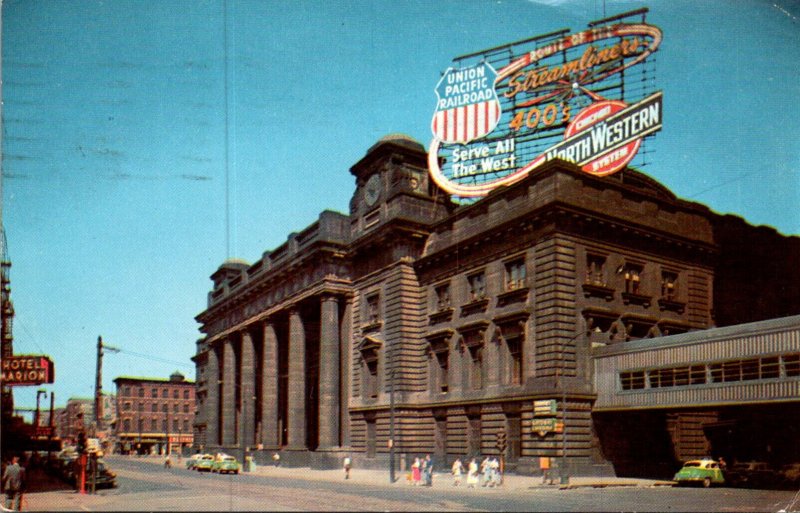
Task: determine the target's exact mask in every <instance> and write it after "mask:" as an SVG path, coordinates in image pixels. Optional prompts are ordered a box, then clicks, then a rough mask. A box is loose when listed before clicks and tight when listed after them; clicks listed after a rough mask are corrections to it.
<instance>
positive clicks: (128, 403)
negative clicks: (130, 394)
mask: <svg viewBox="0 0 800 513" xmlns="http://www.w3.org/2000/svg"><path fill="white" fill-rule="evenodd" d="M122 411H131V403H130V402H126V403H125V404H124V405H123V406H122Z"/></svg>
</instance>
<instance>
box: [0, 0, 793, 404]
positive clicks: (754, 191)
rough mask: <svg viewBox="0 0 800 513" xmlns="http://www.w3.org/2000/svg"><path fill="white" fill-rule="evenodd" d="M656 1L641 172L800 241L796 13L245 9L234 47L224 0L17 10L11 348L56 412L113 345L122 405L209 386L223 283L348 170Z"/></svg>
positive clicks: (789, 7)
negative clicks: (199, 373)
mask: <svg viewBox="0 0 800 513" xmlns="http://www.w3.org/2000/svg"><path fill="white" fill-rule="evenodd" d="M643 6H647V7H649V8H650V13H649V14H648V17H647V21H648V22H649V23H652V24H655V25H658V26H659V27H660V28H661V29H662V30H663V32H664V41H663V43H662V46H661V48H660V50H659V51H658V53H657V54H656V56H657V71H658V88H659V89H661V90H663V92H664V128H663V130H662V131H661V132H660V133H658V134H657V135H656V137H655V138H654V139H653V140H652V141H650V142H649V143H648V149H649V150H651V151H653V153H651V154H650V155H649V157H648V160H649V161H650V162H651V164H650V165H648V166H647V167H645V168H644V169H643V170H644V171H645V172H646V173H647V174H649V175H651V176H652V177H654V178H655V179H657V180H659V181H660V182H662V183H663V184H665V185H666V186H667V187H669V188H670V189H672V190H673V191H674V192H675V193H676V194H678V195H679V196H680V197H683V198H687V199H691V200H694V201H698V202H701V203H704V204H707V205H709V206H710V207H711V208H712V209H713V210H715V211H717V212H720V213H735V214H737V215H741V216H742V217H744V218H745V219H747V220H748V221H750V222H751V223H753V224H765V225H769V226H773V227H775V228H776V229H777V230H778V231H780V232H781V233H784V234H800V210H799V209H798V208H797V206H796V205H797V204H798V203H800V117H798V115H797V114H798V108H797V107H796V103H797V98H798V97H800V66H798V65H797V63H798V62H800V19H799V18H800V2H798V1H781V0H777V1H772V2H768V1H756V0H738V1H736V2H730V1H729V0H707V1H688V0H678V1H653V2H650V3H644V2H638V1H610V0H609V1H607V2H605V3H604V2H602V1H601V0H581V1H577V0H576V1H568V0H563V1H559V0H540V1H531V0H470V1H466V2H465V1H439V2H430V1H429V0H420V1H413V0H408V1H393V2H389V1H382V0H375V1H366V0H364V1H338V2H327V1H322V0H315V1H298V2H294V1H292V2H290V1H281V2H278V1H267V0H261V1H257V0H228V1H227V45H226V44H225V41H226V30H225V27H226V23H225V20H226V17H225V16H224V15H223V13H225V4H224V3H223V0H198V1H189V0H161V1H159V2H147V1H144V0H102V1H101V0H70V1H66V0H64V1H58V0H46V1H45V0H5V1H4V2H3V11H2V23H3V28H2V75H3V91H2V93H3V102H4V103H3V113H2V114H3V211H2V212H3V224H4V225H5V229H6V235H7V238H8V245H9V253H10V256H11V259H12V262H13V267H12V269H11V279H12V298H13V300H14V305H15V309H16V318H15V324H14V337H15V342H14V347H15V352H17V353H28V354H31V353H33V354H41V353H43V354H49V355H51V356H52V357H53V360H54V361H55V366H56V383H55V384H54V385H52V386H48V387H45V388H46V389H47V390H54V391H55V394H56V404H57V405H63V404H64V403H65V402H66V400H67V399H68V398H69V397H91V395H92V394H93V387H94V380H93V374H94V365H95V358H94V354H95V345H96V342H97V337H98V335H102V336H103V338H104V340H105V341H106V343H108V344H110V345H114V346H117V347H120V348H123V349H125V350H126V353H121V354H111V355H108V356H107V357H106V358H105V361H104V389H105V390H106V391H112V392H113V390H114V387H113V383H112V379H113V378H114V377H116V376H119V375H139V376H153V377H167V376H168V375H169V374H170V373H172V372H173V371H175V370H180V371H181V372H183V373H184V374H186V375H187V377H189V378H192V379H193V378H194V368H193V366H192V365H191V362H190V360H189V358H190V357H191V356H192V355H193V354H194V352H195V342H196V340H197V339H198V338H199V336H200V333H199V332H198V330H197V328H198V326H197V324H196V322H195V321H194V316H195V315H196V314H198V313H200V312H201V311H202V310H203V309H204V308H205V305H206V295H207V293H208V291H209V289H210V285H211V282H210V280H209V276H210V274H211V273H212V272H213V271H214V270H215V269H216V268H217V267H218V266H219V264H220V263H221V262H222V261H223V260H224V259H225V258H226V257H227V256H232V257H239V258H243V259H245V260H247V261H249V262H253V261H255V260H257V259H258V258H260V256H261V254H262V253H263V252H264V251H265V250H268V249H272V248H274V247H276V246H278V245H280V244H281V243H282V242H284V241H285V239H286V236H287V235H288V234H289V233H290V232H292V231H298V230H300V229H302V228H303V227H305V226H307V225H308V224H310V223H312V222H313V221H314V220H315V219H316V218H317V215H318V214H319V212H320V211H322V210H324V209H332V210H338V211H341V212H347V210H348V202H349V200H350V196H351V195H352V192H353V190H354V178H353V177H352V176H351V175H350V173H349V171H348V170H349V168H350V166H352V165H353V164H354V163H355V162H356V161H358V160H359V159H360V158H361V157H362V156H363V155H364V153H365V152H366V150H367V149H368V148H369V147H370V146H371V145H372V144H374V142H375V141H376V140H377V139H378V138H380V137H382V136H383V135H386V134H388V133H392V132H403V133H406V134H409V135H411V136H412V137H414V138H416V139H417V140H419V141H421V142H422V143H423V144H425V145H426V146H427V144H428V143H429V141H430V139H431V133H430V121H431V116H432V114H433V110H434V106H435V101H436V96H435V93H434V87H435V86H436V83H437V81H438V79H439V76H440V73H441V72H442V71H444V70H445V69H446V68H447V67H448V66H449V65H450V64H451V60H452V58H453V57H456V56H458V55H463V54H467V53H472V52H475V51H478V50H482V49H485V48H489V47H493V46H496V45H500V44H504V43H509V42H512V41H516V40H520V39H524V38H528V37H531V36H535V35H538V34H542V33H546V32H551V31H553V30H557V29H560V28H570V29H572V30H573V31H578V30H582V29H584V28H586V24H587V23H588V22H589V21H592V20H595V19H598V18H602V17H603V13H604V9H605V13H606V14H607V15H612V14H617V13H620V12H624V11H628V10H632V9H636V8H639V7H643ZM226 46H227V63H228V67H227V74H226V66H225V63H226ZM226 104H227V105H228V107H227V110H226ZM226 127H227V132H226ZM226 134H227V137H228V140H229V141H230V145H229V146H228V148H227V150H226V144H225V141H226ZM226 173H227V176H228V177H229V180H227V181H226ZM226 184H227V186H226ZM226 189H227V192H226ZM226 197H227V198H229V203H230V236H229V237H228V236H226V215H225V212H226ZM35 390H36V389H35V388H27V389H17V392H16V393H15V397H16V402H17V404H20V405H33V404H35V396H36V393H35Z"/></svg>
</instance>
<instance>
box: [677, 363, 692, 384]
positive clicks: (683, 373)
mask: <svg viewBox="0 0 800 513" xmlns="http://www.w3.org/2000/svg"><path fill="white" fill-rule="evenodd" d="M688 384H689V367H679V368H677V369H675V386H676V387H682V386H685V385H688Z"/></svg>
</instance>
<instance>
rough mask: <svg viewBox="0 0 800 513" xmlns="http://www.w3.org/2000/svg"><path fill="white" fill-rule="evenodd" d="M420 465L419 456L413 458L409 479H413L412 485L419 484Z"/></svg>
mask: <svg viewBox="0 0 800 513" xmlns="http://www.w3.org/2000/svg"><path fill="white" fill-rule="evenodd" d="M421 467H422V463H421V462H420V461H419V458H414V463H412V464H411V480H412V481H413V485H414V486H418V485H419V482H420V477H421V476H420V469H421Z"/></svg>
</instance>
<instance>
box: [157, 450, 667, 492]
mask: <svg viewBox="0 0 800 513" xmlns="http://www.w3.org/2000/svg"><path fill="white" fill-rule="evenodd" d="M141 461H146V462H149V463H153V464H154V465H163V464H164V462H163V459H161V458H142V460H141ZM173 465H174V466H175V467H179V468H183V467H184V466H185V461H184V459H182V460H181V461H175V462H173ZM242 473H244V474H247V472H244V471H242ZM252 474H254V475H259V476H273V477H282V478H291V479H303V480H306V481H327V482H339V481H344V470H343V469H332V470H318V469H311V468H308V467H285V466H278V467H276V466H274V465H258V466H257V467H256V470H255V472H252ZM350 481H351V482H353V483H362V484H370V485H375V486H411V485H410V484H409V483H407V482H406V474H405V472H401V471H400V470H397V471H396V472H395V482H394V483H390V482H389V470H388V469H387V470H374V469H359V468H354V469H351V470H350ZM461 481H462V483H461V486H462V487H463V488H466V487H467V485H466V481H467V476H466V475H464V476H462V480H461ZM672 484H673V483H672V481H663V480H655V479H638V478H624V477H585V476H573V477H570V478H569V483H568V484H564V485H562V484H560V483H559V479H558V477H556V479H555V481H554V484H548V483H544V482H542V478H541V476H520V475H516V474H507V475H506V476H504V478H503V485H502V486H501V487H500V488H501V489H504V490H516V491H522V490H536V489H541V490H570V489H576V488H609V487H621V486H626V487H653V486H672ZM433 486H434V487H435V488H439V487H442V486H448V487H451V488H452V487H453V478H452V476H451V475H450V473H449V472H446V473H445V472H438V473H437V472H434V475H433ZM479 488H482V487H479Z"/></svg>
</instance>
